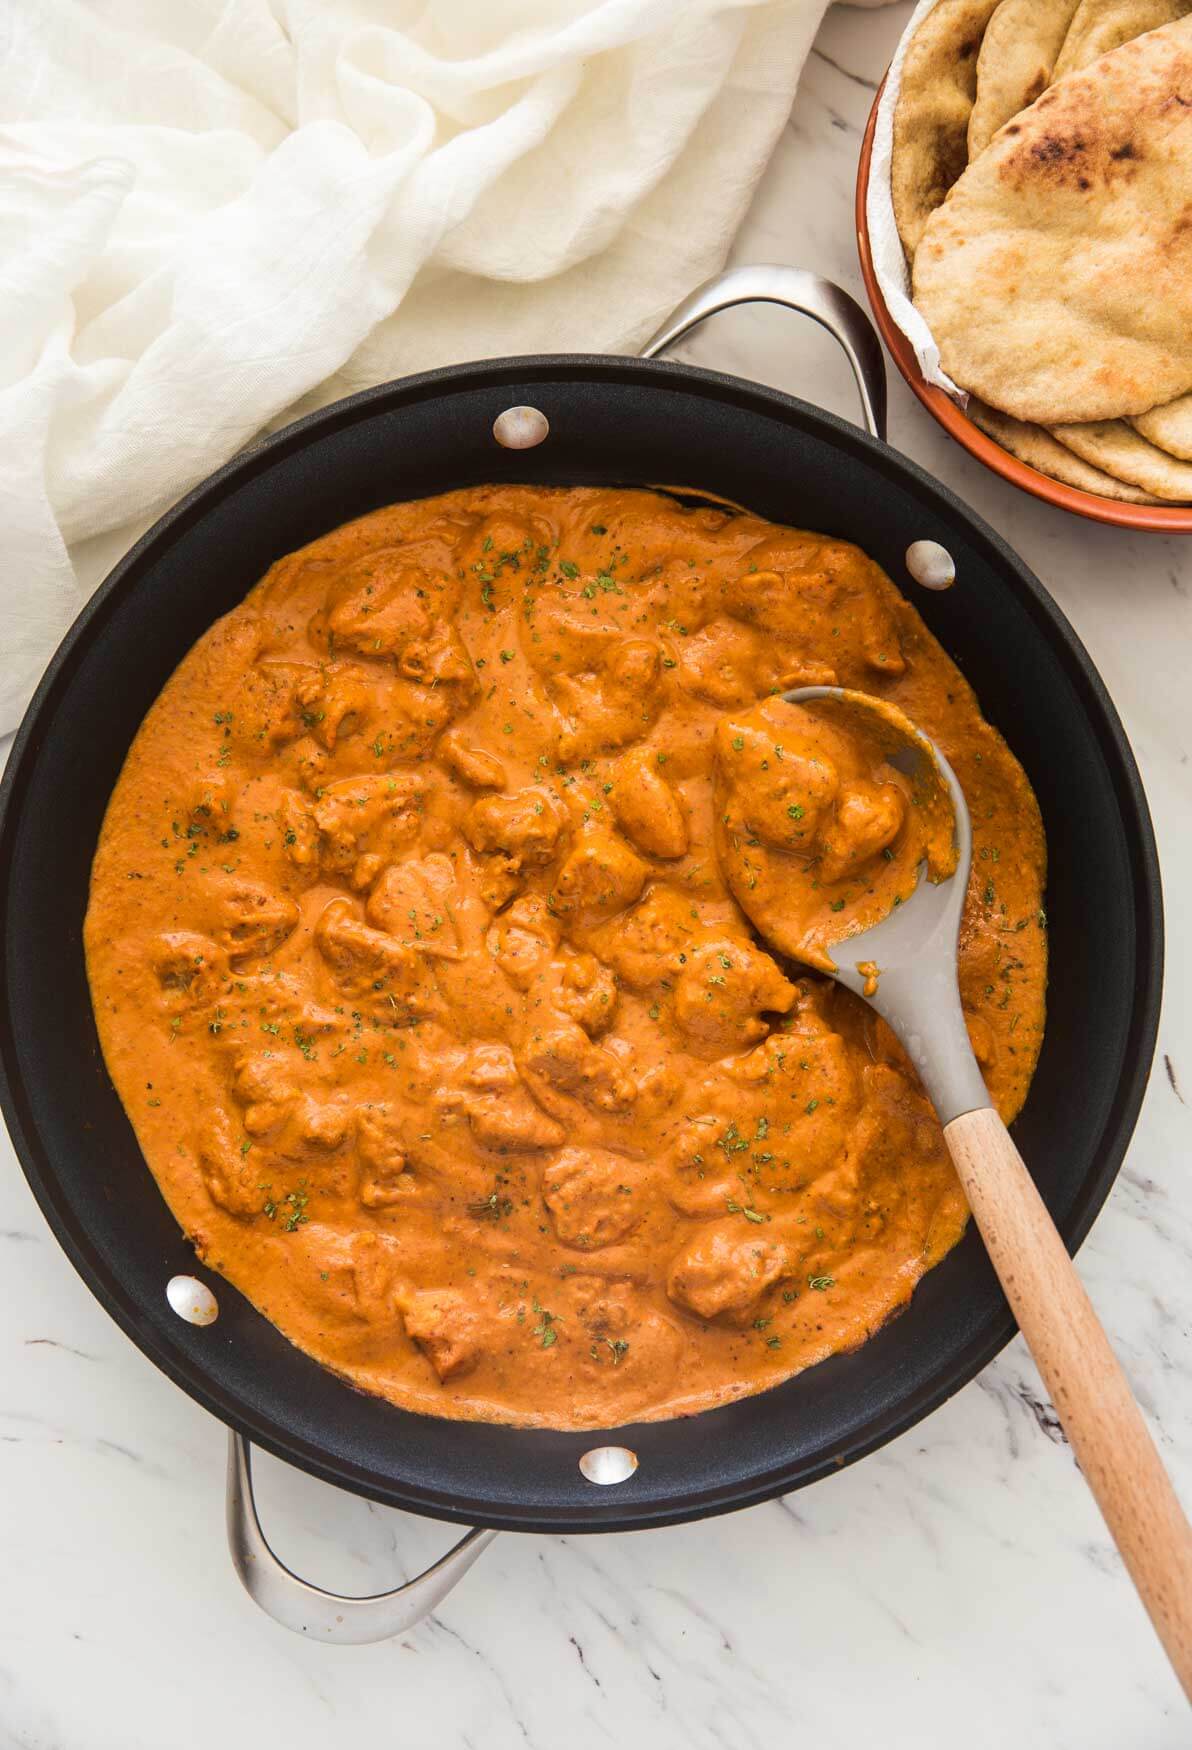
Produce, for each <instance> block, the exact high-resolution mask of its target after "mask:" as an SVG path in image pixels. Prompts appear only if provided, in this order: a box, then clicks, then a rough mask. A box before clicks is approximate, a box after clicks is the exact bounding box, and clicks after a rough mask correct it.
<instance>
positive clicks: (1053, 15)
mask: <svg viewBox="0 0 1192 1750" xmlns="http://www.w3.org/2000/svg"><path fill="white" fill-rule="evenodd" d="M1189 3H1190V4H1192V0H1189ZM1077 4H1078V0H1001V5H1000V6H999V7H998V9H997V11H996V12H995V13H994V15H993V17H992V18H991V19H990V20H989V26H988V28H987V30H986V32H985V38H984V41H983V42H982V44H981V53H980V54H979V55H978V57H977V96H976V99H975V101H974V103H973V108H972V113H971V115H970V116H969V124H968V155H969V158H970V160H972V159H973V158H978V157H980V155H981V153H982V152H983V151H984V150H985V148H986V146H988V144H989V142H990V140H992V138H993V136H994V135H995V134H996V133H997V131H998V129H999V128H1000V127H1001V126H1002V125H1003V123H1005V122H1008V121H1010V120H1011V119H1012V118H1013V117H1014V116H1016V115H1017V114H1018V112H1019V110H1021V109H1026V107H1027V105H1028V104H1031V103H1034V101H1035V99H1036V97H1041V96H1042V94H1043V92H1044V91H1046V89H1047V87H1048V86H1049V85H1050V84H1051V75H1052V69H1053V67H1054V66H1055V63H1056V57H1057V56H1058V54H1059V52H1060V49H1061V48H1062V47H1063V43H1064V38H1065V37H1066V36H1067V34H1068V26H1069V25H1070V24H1071V22H1072V15H1073V13H1074V12H1075V11H1076V7H1077Z"/></svg>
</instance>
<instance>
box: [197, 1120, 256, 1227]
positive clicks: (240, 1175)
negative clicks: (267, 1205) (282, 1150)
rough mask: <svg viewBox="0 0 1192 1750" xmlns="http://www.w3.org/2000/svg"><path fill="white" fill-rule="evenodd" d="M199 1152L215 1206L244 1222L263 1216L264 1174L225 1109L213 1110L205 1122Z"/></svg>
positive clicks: (204, 1180)
mask: <svg viewBox="0 0 1192 1750" xmlns="http://www.w3.org/2000/svg"><path fill="white" fill-rule="evenodd" d="M197 1152H198V1157H199V1172H200V1174H201V1175H202V1179H203V1184H204V1185H205V1186H206V1187H207V1195H208V1196H209V1197H210V1198H211V1201H212V1202H213V1203H218V1205H219V1207H220V1208H221V1209H223V1210H226V1212H227V1213H228V1214H229V1215H234V1216H236V1217H237V1218H238V1219H240V1220H246V1219H247V1218H248V1217H249V1216H253V1215H259V1214H260V1213H261V1208H262V1204H263V1202H264V1194H263V1192H262V1191H261V1188H260V1185H259V1182H258V1181H259V1179H260V1173H259V1171H258V1169H257V1168H256V1167H255V1166H254V1165H252V1164H251V1161H250V1159H249V1151H248V1150H247V1149H246V1148H245V1147H244V1146H243V1144H242V1142H241V1140H240V1137H239V1135H238V1133H237V1131H236V1129H235V1127H234V1126H233V1124H232V1120H231V1119H230V1118H229V1116H228V1114H227V1113H226V1112H225V1111H224V1109H223V1108H222V1106H214V1107H212V1109H211V1111H210V1112H209V1113H208V1114H207V1117H206V1118H205V1120H204V1121H203V1125H202V1128H201V1129H200V1132H199V1138H198V1151H197Z"/></svg>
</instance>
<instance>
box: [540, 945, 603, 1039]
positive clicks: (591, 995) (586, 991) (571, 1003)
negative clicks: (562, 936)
mask: <svg viewBox="0 0 1192 1750" xmlns="http://www.w3.org/2000/svg"><path fill="white" fill-rule="evenodd" d="M555 964H556V967H557V969H558V974H559V984H558V989H557V991H556V993H555V1001H556V1002H557V1003H558V1005H559V1007H560V1008H561V1009H562V1010H563V1012H564V1014H566V1015H570V1016H571V1019H572V1020H573V1021H576V1022H578V1023H579V1025H580V1026H581V1027H582V1028H583V1030H584V1032H585V1033H588V1034H597V1033H604V1032H606V1031H607V1030H608V1028H609V1027H611V1026H612V1022H613V1016H614V1014H615V1013H616V1008H617V985H616V980H615V979H614V978H613V975H612V973H611V972H610V971H609V969H608V967H607V966H605V965H603V964H602V963H601V962H600V961H599V960H597V958H596V956H595V955H594V954H581V953H577V952H576V951H575V950H574V949H573V948H564V950H563V955H562V957H561V959H559V960H558V961H556V963H555Z"/></svg>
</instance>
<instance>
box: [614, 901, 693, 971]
mask: <svg viewBox="0 0 1192 1750" xmlns="http://www.w3.org/2000/svg"><path fill="white" fill-rule="evenodd" d="M698 931H699V922H698V918H697V917H696V915H695V908H694V907H693V906H692V903H691V901H690V899H688V898H687V896H686V895H685V894H682V893H679V892H677V891H676V889H675V888H673V887H664V886H661V885H657V884H656V885H654V886H652V887H651V888H650V890H649V892H648V893H647V894H646V897H645V898H644V899H643V900H642V902H641V904H640V905H635V906H634V907H633V909H632V911H629V912H626V913H625V914H624V916H622V917H619V918H617V919H616V920H615V923H613V924H610V925H609V926H608V927H607V928H606V929H604V930H602V931H601V932H600V935H599V938H598V945H599V949H600V954H601V957H602V958H603V959H605V960H607V961H608V963H609V965H610V966H611V967H612V968H613V971H614V972H615V973H616V974H617V976H618V978H620V979H621V981H622V983H624V984H627V985H628V986H629V988H630V989H631V990H648V989H649V987H650V986H651V985H652V984H657V983H658V981H659V979H661V978H669V977H671V976H672V975H673V974H674V973H675V972H676V971H678V969H679V967H680V966H681V965H683V964H684V962H683V961H682V960H681V958H680V956H681V955H684V954H687V953H689V952H690V951H691V947H692V944H693V942H694V941H695V940H696V937H697V933H698Z"/></svg>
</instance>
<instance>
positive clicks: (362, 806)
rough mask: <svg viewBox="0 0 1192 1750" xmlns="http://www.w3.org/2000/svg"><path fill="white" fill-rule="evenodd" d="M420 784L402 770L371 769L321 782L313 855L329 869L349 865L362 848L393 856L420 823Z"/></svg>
mask: <svg viewBox="0 0 1192 1750" xmlns="http://www.w3.org/2000/svg"><path fill="white" fill-rule="evenodd" d="M422 796H423V784H422V781H421V779H419V778H417V777H414V776H413V775H411V774H410V773H408V772H377V773H374V774H373V775H371V776H369V777H360V778H342V779H340V781H339V782H338V783H336V784H329V785H327V787H326V789H325V790H324V791H323V794H322V796H320V797H319V798H318V800H317V801H316V803H315V807H314V819H315V825H316V826H317V827H318V831H319V859H320V862H321V863H322V866H323V868H324V869H326V870H327V871H328V872H329V873H331V874H347V873H350V872H351V871H353V870H354V869H355V868H356V866H357V864H358V862H359V860H360V858H361V857H362V856H364V855H365V854H368V853H376V854H384V855H386V856H393V855H395V854H396V853H397V852H399V851H400V850H402V849H404V848H405V847H407V846H409V845H410V844H412V843H413V841H414V840H415V839H416V838H417V836H418V829H419V827H420V825H421V821H422V816H421V804H422Z"/></svg>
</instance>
